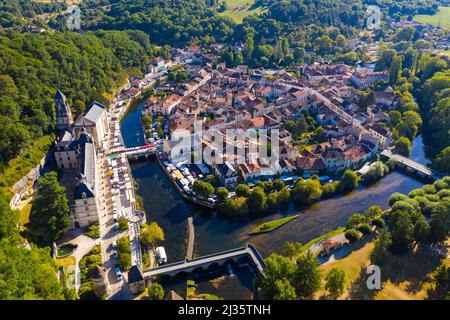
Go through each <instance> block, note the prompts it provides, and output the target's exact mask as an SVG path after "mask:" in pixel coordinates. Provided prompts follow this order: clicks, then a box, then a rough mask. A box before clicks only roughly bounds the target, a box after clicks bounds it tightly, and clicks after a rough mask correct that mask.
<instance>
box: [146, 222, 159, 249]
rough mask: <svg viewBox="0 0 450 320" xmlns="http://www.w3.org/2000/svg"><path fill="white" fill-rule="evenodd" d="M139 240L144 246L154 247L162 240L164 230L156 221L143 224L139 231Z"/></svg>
mask: <svg viewBox="0 0 450 320" xmlns="http://www.w3.org/2000/svg"><path fill="white" fill-rule="evenodd" d="M141 241H142V243H143V244H144V245H146V246H149V245H151V246H152V247H153V248H156V247H157V246H158V245H159V244H160V243H161V242H163V241H164V231H163V229H162V228H161V227H160V226H159V225H158V224H157V223H156V222H151V223H150V224H145V225H144V228H143V229H142V231H141Z"/></svg>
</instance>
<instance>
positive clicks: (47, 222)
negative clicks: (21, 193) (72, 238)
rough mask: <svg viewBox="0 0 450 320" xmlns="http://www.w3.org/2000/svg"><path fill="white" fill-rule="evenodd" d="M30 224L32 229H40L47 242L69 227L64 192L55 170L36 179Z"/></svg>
mask: <svg viewBox="0 0 450 320" xmlns="http://www.w3.org/2000/svg"><path fill="white" fill-rule="evenodd" d="M30 224H31V225H32V229H34V230H41V232H42V234H43V236H44V238H45V240H46V242H47V243H53V242H54V241H55V240H56V239H58V238H59V237H60V236H61V235H62V234H63V233H64V232H66V231H67V229H68V227H69V224H70V216H69V206H68V205H67V198H66V192H65V188H64V187H62V186H61V185H60V184H59V183H58V176H57V174H56V172H55V171H51V172H48V173H46V174H45V175H43V176H42V177H40V178H39V179H38V197H37V198H36V199H35V200H34V201H33V206H32V209H31V215H30Z"/></svg>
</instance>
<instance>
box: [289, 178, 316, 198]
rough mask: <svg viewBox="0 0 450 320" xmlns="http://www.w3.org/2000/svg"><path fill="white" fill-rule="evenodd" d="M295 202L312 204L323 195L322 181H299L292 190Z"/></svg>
mask: <svg viewBox="0 0 450 320" xmlns="http://www.w3.org/2000/svg"><path fill="white" fill-rule="evenodd" d="M292 192H293V197H294V200H295V201H297V202H299V203H302V204H310V203H312V202H313V201H316V200H317V199H319V198H320V196H321V195H322V188H321V187H320V181H318V180H316V179H308V180H303V179H301V180H298V181H296V183H295V186H294V189H293V190H292Z"/></svg>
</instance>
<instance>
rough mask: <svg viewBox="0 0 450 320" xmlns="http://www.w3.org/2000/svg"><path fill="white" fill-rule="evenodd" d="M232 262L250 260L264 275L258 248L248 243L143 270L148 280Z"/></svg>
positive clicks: (262, 261)
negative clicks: (239, 246)
mask: <svg viewBox="0 0 450 320" xmlns="http://www.w3.org/2000/svg"><path fill="white" fill-rule="evenodd" d="M232 262H250V263H252V264H253V266H254V267H256V270H257V271H258V272H259V273H261V274H263V275H264V268H265V263H264V260H263V258H262V257H261V255H260V254H259V252H258V250H257V249H256V248H255V247H254V246H253V245H252V244H250V243H248V244H247V245H246V246H245V247H241V248H236V249H232V250H227V251H222V252H218V253H214V254H211V255H206V256H203V257H199V258H195V259H188V258H186V259H185V260H184V261H179V262H174V263H170V264H166V265H162V266H159V267H157V268H153V269H147V270H144V271H143V277H144V279H146V280H148V279H151V278H154V277H157V276H164V275H166V276H172V277H175V276H177V275H178V274H181V273H191V272H195V271H196V270H199V271H202V270H207V269H213V268H217V267H220V266H223V265H226V264H227V263H232Z"/></svg>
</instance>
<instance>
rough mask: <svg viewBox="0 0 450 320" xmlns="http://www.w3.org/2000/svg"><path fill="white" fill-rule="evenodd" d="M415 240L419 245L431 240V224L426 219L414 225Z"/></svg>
mask: <svg viewBox="0 0 450 320" xmlns="http://www.w3.org/2000/svg"><path fill="white" fill-rule="evenodd" d="M414 240H416V242H417V243H419V244H425V243H428V242H429V240H430V224H429V223H428V221H426V220H425V219H424V218H422V219H420V220H419V221H417V222H416V224H415V225H414Z"/></svg>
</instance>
